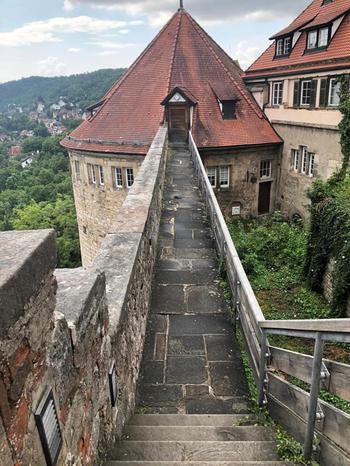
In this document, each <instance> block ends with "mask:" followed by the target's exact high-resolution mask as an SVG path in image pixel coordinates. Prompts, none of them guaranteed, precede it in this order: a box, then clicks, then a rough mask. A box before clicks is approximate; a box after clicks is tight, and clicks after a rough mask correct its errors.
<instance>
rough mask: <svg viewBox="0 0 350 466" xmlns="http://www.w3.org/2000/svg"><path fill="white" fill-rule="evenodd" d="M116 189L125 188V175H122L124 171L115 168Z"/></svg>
mask: <svg viewBox="0 0 350 466" xmlns="http://www.w3.org/2000/svg"><path fill="white" fill-rule="evenodd" d="M115 187H116V188H122V187H123V175H122V169H121V168H120V167H115Z"/></svg>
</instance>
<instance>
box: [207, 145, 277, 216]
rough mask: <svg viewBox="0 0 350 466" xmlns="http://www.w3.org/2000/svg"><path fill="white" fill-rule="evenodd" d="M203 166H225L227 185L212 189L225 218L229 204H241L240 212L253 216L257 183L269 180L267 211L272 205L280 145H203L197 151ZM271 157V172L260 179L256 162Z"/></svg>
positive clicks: (274, 195)
mask: <svg viewBox="0 0 350 466" xmlns="http://www.w3.org/2000/svg"><path fill="white" fill-rule="evenodd" d="M200 154H201V157H202V160H203V163H204V166H205V168H208V167H219V166H229V167H230V185H229V187H228V188H217V189H214V191H215V194H216V197H217V199H218V201H219V204H220V207H221V210H222V212H223V214H224V215H225V216H226V217H227V218H232V207H234V206H240V207H241V216H242V217H247V216H257V215H258V200H259V185H260V183H263V182H265V181H271V182H272V185H271V198H270V211H271V212H273V210H274V208H275V200H276V195H277V190H278V183H279V172H280V154H281V147H280V146H266V147H262V146H261V147H256V148H245V149H244V148H243V149H236V150H228V151H215V150H209V149H206V150H205V151H204V150H201V151H200ZM262 160H271V161H272V176H271V178H269V179H267V180H262V179H260V162H261V161H262Z"/></svg>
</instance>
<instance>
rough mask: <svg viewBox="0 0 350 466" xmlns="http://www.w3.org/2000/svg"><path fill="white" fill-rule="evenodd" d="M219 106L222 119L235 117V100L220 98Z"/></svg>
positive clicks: (233, 118)
mask: <svg viewBox="0 0 350 466" xmlns="http://www.w3.org/2000/svg"><path fill="white" fill-rule="evenodd" d="M220 108H221V113H222V119H223V120H235V119H236V101H235V100H221V101H220Z"/></svg>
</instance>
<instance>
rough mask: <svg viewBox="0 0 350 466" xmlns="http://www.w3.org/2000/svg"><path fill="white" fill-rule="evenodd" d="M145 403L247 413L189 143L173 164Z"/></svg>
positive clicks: (172, 409) (165, 410) (164, 410)
mask: <svg viewBox="0 0 350 466" xmlns="http://www.w3.org/2000/svg"><path fill="white" fill-rule="evenodd" d="M166 178H167V181H166V186H165V192H164V201H163V205H164V210H163V214H162V219H161V227H160V238H159V259H158V262H157V265H156V273H155V279H154V284H153V296H152V304H151V316H150V320H149V325H148V330H147V337H146V343H145V350H144V355H143V365H142V376H141V380H140V387H139V395H140V397H139V407H141V408H143V411H144V412H146V413H149V414H155V413H159V414H235V413H236V414H237V413H240V412H242V410H243V411H244V412H247V403H246V399H245V397H246V395H247V384H246V380H245V377H244V370H243V365H242V360H241V355H240V351H239V348H238V345H237V341H236V339H235V337H234V335H233V332H232V323H231V322H230V319H229V307H228V304H227V302H226V300H225V298H224V295H223V291H222V290H221V288H220V276H219V272H218V264H217V261H216V257H215V251H214V249H213V241H212V234H211V231H210V229H209V225H208V223H207V221H206V215H205V206H204V204H203V201H202V199H201V196H200V192H199V189H198V187H197V182H196V180H195V178H194V169H193V166H192V162H191V160H190V154H189V151H188V150H187V148H176V149H173V150H172V151H171V156H170V160H169V163H168V166H167V177H166Z"/></svg>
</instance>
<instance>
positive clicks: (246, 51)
mask: <svg viewBox="0 0 350 466" xmlns="http://www.w3.org/2000/svg"><path fill="white" fill-rule="evenodd" d="M261 52H262V49H261V48H260V47H256V46H252V45H250V44H249V43H248V41H246V40H242V41H241V42H239V43H238V44H237V45H236V47H235V49H234V50H233V52H232V57H233V58H234V59H235V60H238V61H239V64H240V65H241V67H242V68H243V69H246V68H247V67H248V66H249V65H251V64H252V63H253V61H254V60H255V59H256V58H257V57H258V56H259V55H260V53H261Z"/></svg>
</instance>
